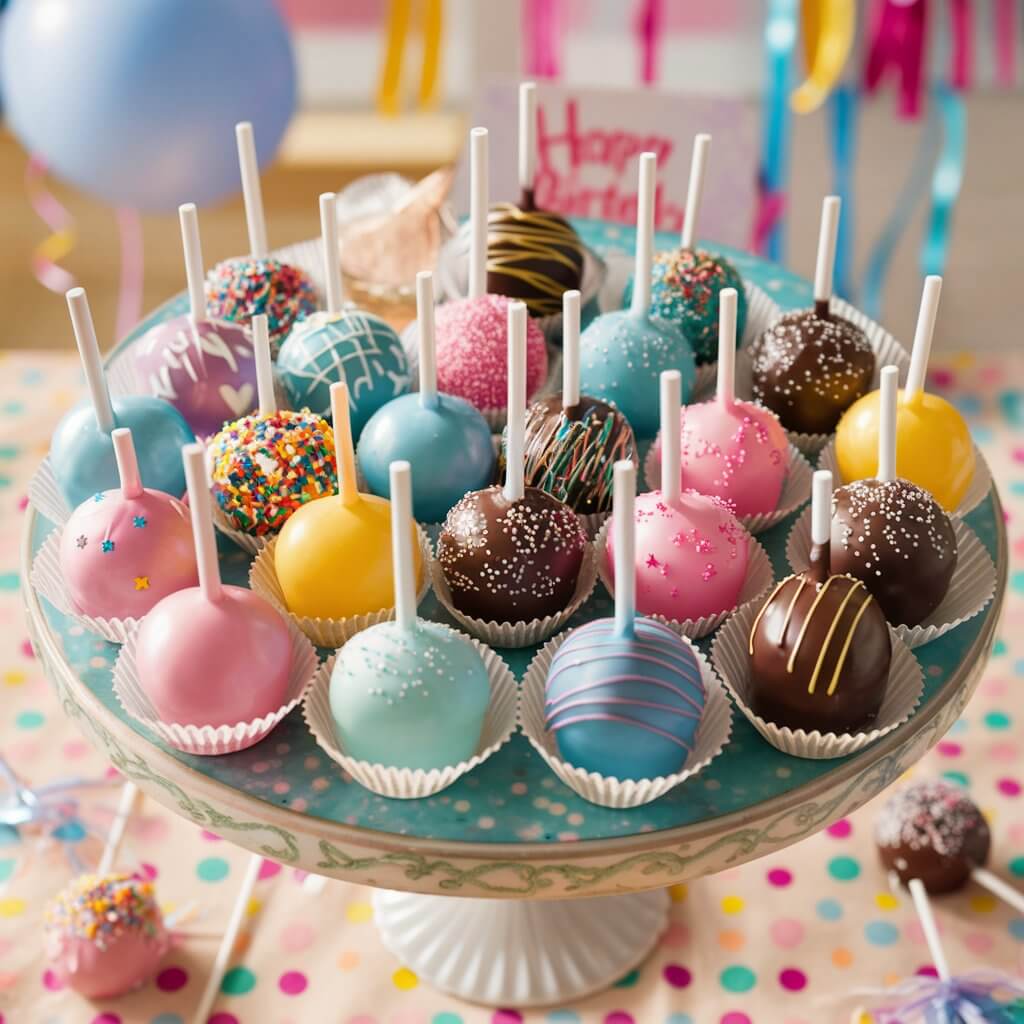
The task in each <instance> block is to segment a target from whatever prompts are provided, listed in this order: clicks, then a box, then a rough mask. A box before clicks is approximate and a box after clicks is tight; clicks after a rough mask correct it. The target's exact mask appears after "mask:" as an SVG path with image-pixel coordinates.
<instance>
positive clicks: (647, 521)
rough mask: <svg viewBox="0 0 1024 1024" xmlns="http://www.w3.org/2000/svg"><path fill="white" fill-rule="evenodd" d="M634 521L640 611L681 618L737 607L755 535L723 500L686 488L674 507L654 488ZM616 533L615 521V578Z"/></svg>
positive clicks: (609, 555) (608, 552)
mask: <svg viewBox="0 0 1024 1024" xmlns="http://www.w3.org/2000/svg"><path fill="white" fill-rule="evenodd" d="M613 518H614V517H613ZM635 519H636V608H637V611H638V612H639V613H640V614H641V615H662V616H664V617H665V618H667V619H674V620H678V621H682V620H684V619H699V618H703V617H704V616H705V615H713V614H716V613H717V612H721V611H724V610H726V609H730V608H734V607H735V606H736V603H737V601H738V600H739V596H740V591H741V590H742V589H743V581H744V579H745V578H746V573H747V560H748V558H749V556H750V551H749V540H750V538H749V535H748V533H747V531H746V530H744V529H743V527H742V526H741V525H740V524H739V522H738V521H737V519H736V517H735V516H734V515H733V514H732V513H731V512H730V511H729V509H728V508H727V507H726V505H725V504H724V503H723V502H722V501H720V500H719V499H718V498H707V497H704V496H703V495H700V494H694V493H693V492H687V493H684V494H683V495H682V496H681V498H680V501H679V505H678V506H670V505H667V504H666V503H665V502H664V501H663V500H662V496H661V492H660V491H649V492H648V493H646V494H640V495H638V496H637V499H636V515H635ZM613 537H614V529H613V527H612V526H611V525H610V526H609V530H608V545H607V547H606V549H605V559H606V562H607V566H608V571H609V573H611V574H612V575H613V578H614V572H615V569H614V560H613V559H614V554H615V552H614V548H613V544H612V539H613Z"/></svg>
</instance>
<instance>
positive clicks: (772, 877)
mask: <svg viewBox="0 0 1024 1024" xmlns="http://www.w3.org/2000/svg"><path fill="white" fill-rule="evenodd" d="M792 881H793V874H792V872H791V871H787V870H786V869H785V868H772V869H771V871H769V872H768V882H769V884H770V885H774V886H776V887H777V888H779V889H782V888H785V887H786V886H787V885H789V884H790V882H792Z"/></svg>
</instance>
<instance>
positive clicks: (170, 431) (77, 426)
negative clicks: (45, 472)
mask: <svg viewBox="0 0 1024 1024" xmlns="http://www.w3.org/2000/svg"><path fill="white" fill-rule="evenodd" d="M67 301H68V309H69V310H70V312H71V324H72V327H73V328H74V331H75V340H76V341H77V343H78V352H79V355H80V356H81V358H82V366H83V367H84V369H85V378H86V382H87V383H88V386H89V394H90V401H86V402H80V403H79V404H78V405H76V406H75V407H74V408H73V409H71V410H70V411H69V412H67V413H66V414H65V415H64V417H63V418H62V419H61V421H60V423H58V424H57V429H56V430H55V431H54V433H53V439H52V441H51V442H50V464H51V466H52V468H53V474H54V476H55V477H56V480H57V486H58V487H59V488H60V491H61V494H63V496H64V500H65V501H66V502H67V503H68V505H69V506H71V508H77V507H78V506H79V505H81V504H82V502H83V501H85V500H86V498H89V497H92V495H94V494H96V493H98V492H100V491H109V490H114V489H116V488H118V487H119V486H120V483H119V480H120V477H119V476H118V472H117V459H116V458H115V456H114V442H113V439H112V438H111V436H110V434H111V431H112V430H114V428H115V427H127V428H128V429H129V430H131V432H132V438H133V439H134V441H135V449H136V453H137V456H138V463H139V472H140V475H141V477H142V482H143V484H144V485H145V486H146V487H148V488H149V489H150V490H156V491H164V492H165V493H167V494H173V495H174V496H175V497H178V496H179V495H181V494H184V493H185V472H184V469H183V468H182V462H181V448H182V445H185V444H189V443H191V442H192V441H194V440H195V435H194V434H193V433H192V428H191V427H189V425H188V424H187V423H186V422H185V419H184V417H183V416H182V415H181V413H179V412H178V411H177V409H175V408H174V407H173V406H172V405H170V404H169V403H168V402H165V401H163V399H160V398H150V397H148V396H143V395H128V396H123V397H118V398H114V399H111V397H110V392H109V391H108V390H107V382H106V378H105V377H104V374H103V365H102V361H101V359H100V351H99V345H98V344H97V342H96V331H95V328H94V327H93V323H92V316H91V314H90V312H89V301H88V299H87V298H86V294H85V290H84V289H83V288H72V289H71V290H70V291H69V292H68V293H67Z"/></svg>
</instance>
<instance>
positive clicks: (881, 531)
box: [829, 366, 957, 626]
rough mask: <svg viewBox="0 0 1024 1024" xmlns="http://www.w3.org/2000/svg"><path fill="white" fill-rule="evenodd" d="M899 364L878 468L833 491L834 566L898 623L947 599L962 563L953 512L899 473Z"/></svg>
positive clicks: (885, 395)
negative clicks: (869, 475)
mask: <svg viewBox="0 0 1024 1024" xmlns="http://www.w3.org/2000/svg"><path fill="white" fill-rule="evenodd" d="M898 376H899V370H898V369H897V368H896V367H895V366H886V367H885V368H884V369H883V370H882V386H881V388H880V392H881V406H880V413H881V424H880V429H879V432H878V437H879V452H878V475H877V476H876V477H875V478H874V479H872V480H858V481H857V482H856V483H852V484H846V486H844V487H840V488H838V490H836V492H835V493H834V494H833V495H832V543H831V545H830V558H829V561H830V565H831V569H832V572H834V573H845V574H846V575H848V576H854V577H856V578H857V579H859V580H861V581H862V582H863V583H864V585H865V586H866V587H867V588H868V590H870V591H871V593H872V594H873V595H874V597H875V600H876V601H878V603H879V605H881V608H882V611H883V612H884V613H885V617H886V618H887V619H888V620H889V621H890V622H891V623H893V624H894V625H907V626H916V625H917V624H918V623H920V622H923V621H924V620H925V619H926V618H927V617H928V616H929V615H930V614H931V613H932V612H933V611H935V609H936V608H938V606H939V605H940V604H941V603H942V599H943V598H944V597H945V596H946V592H947V591H948V590H949V585H950V583H951V581H952V579H953V572H954V570H955V569H956V563H957V547H956V534H955V533H954V532H953V526H952V524H951V523H950V521H949V517H948V516H947V515H946V513H945V512H943V511H942V509H941V508H940V507H939V504H938V502H936V501H935V499H934V498H933V497H932V496H931V495H930V494H929V493H928V492H927V491H925V490H924V489H922V488H921V487H918V486H917V484H912V483H911V482H910V481H909V480H900V479H898V478H897V477H896V464H897V450H896V387H897V378H898Z"/></svg>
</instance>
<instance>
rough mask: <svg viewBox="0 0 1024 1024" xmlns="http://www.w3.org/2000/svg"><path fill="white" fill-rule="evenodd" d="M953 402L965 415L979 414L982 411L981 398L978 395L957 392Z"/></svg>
mask: <svg viewBox="0 0 1024 1024" xmlns="http://www.w3.org/2000/svg"><path fill="white" fill-rule="evenodd" d="M952 402H953V405H954V406H955V407H956V408H957V409H959V410H960V412H961V414H962V415H964V416H977V415H978V413H980V412H981V399H980V398H979V397H978V396H977V395H967V394H957V395H954V396H953V397H952Z"/></svg>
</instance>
